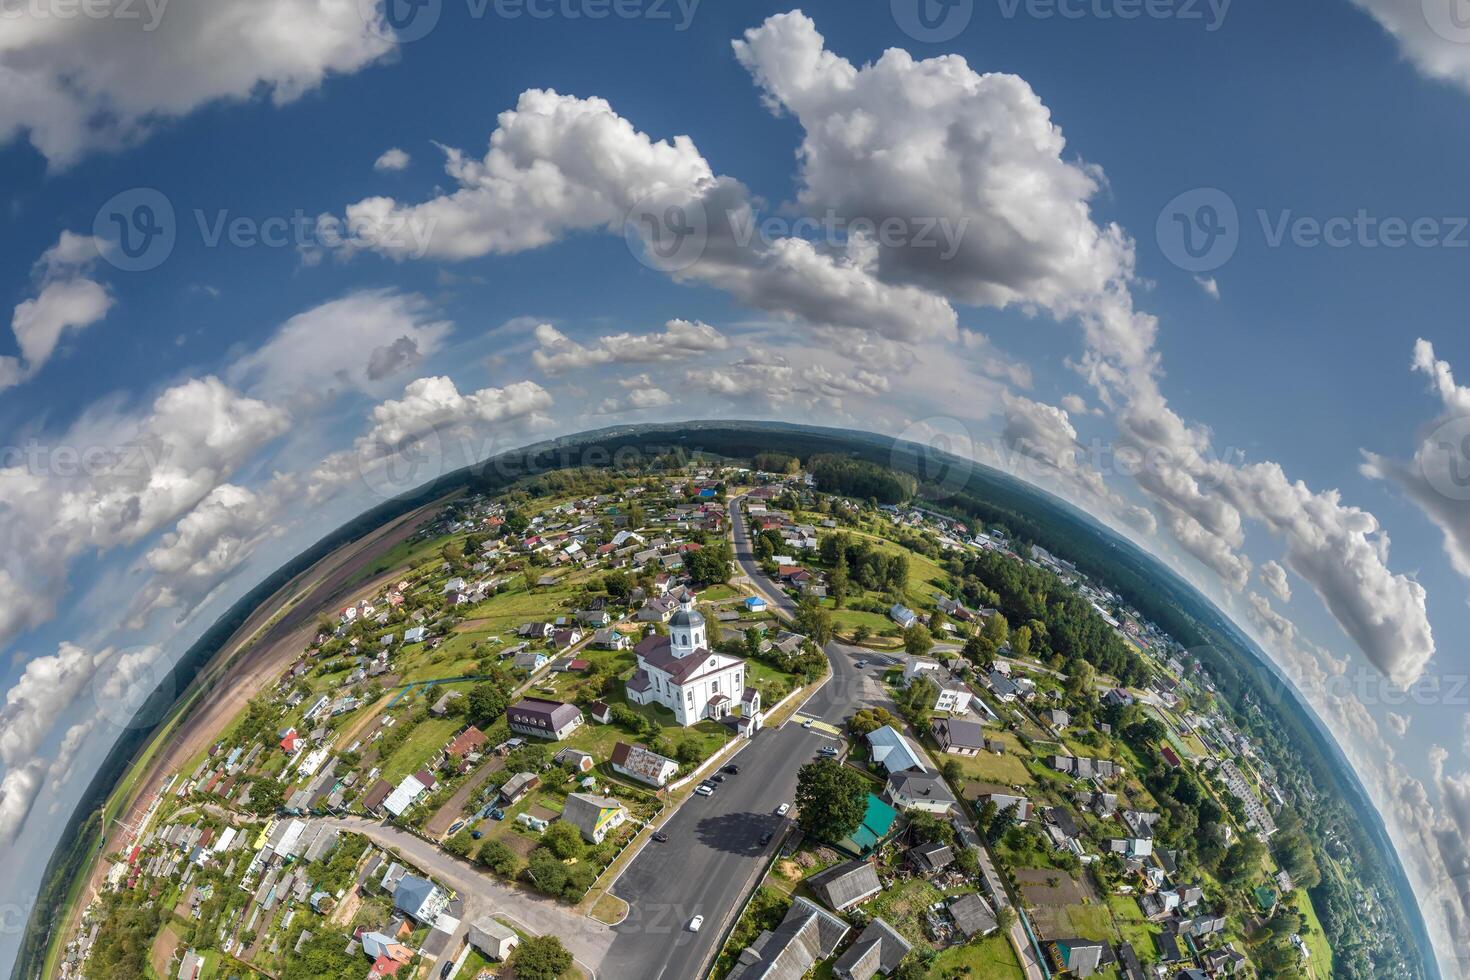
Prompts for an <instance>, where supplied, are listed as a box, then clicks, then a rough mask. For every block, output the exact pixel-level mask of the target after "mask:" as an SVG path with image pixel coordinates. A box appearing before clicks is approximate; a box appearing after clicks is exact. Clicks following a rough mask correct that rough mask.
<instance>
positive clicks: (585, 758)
mask: <svg viewBox="0 0 1470 980" xmlns="http://www.w3.org/2000/svg"><path fill="white" fill-rule="evenodd" d="M551 761H553V762H555V763H557V764H558V765H563V766H569V767H570V768H572V769H573V770H575V771H576V772H591V771H592V768H593V767H594V766H596V765H597V760H596V759H594V758H592V756H591V755H589V754H588V753H586V752H583V751H582V750H581V749H562V750H561V751H560V752H558V753H557V754H556V755H554V756H552V757H551Z"/></svg>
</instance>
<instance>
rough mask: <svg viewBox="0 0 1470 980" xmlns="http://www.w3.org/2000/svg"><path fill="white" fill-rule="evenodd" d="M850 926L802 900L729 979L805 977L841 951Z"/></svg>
mask: <svg viewBox="0 0 1470 980" xmlns="http://www.w3.org/2000/svg"><path fill="white" fill-rule="evenodd" d="M847 933H848V925H847V923H846V922H843V921H842V920H841V919H839V918H837V917H836V916H835V915H833V914H832V913H830V912H828V911H826V910H825V909H823V908H822V907H821V906H820V905H817V904H816V903H815V902H813V901H811V900H810V899H806V898H798V899H796V900H795V901H793V902H792V903H791V907H790V908H789V909H787V910H786V916H785V918H783V919H782V920H781V924H780V925H778V926H777V927H776V928H775V929H769V930H766V931H765V932H762V933H761V934H760V935H759V936H757V937H756V939H755V942H753V943H751V944H750V945H749V946H748V947H746V948H745V949H744V950H742V951H741V953H740V956H739V957H738V958H737V959H736V961H735V967H734V969H732V970H731V971H730V972H729V973H728V974H726V978H725V980H788V978H792V977H802V976H805V975H806V974H807V972H808V971H809V970H811V969H812V967H814V966H816V965H817V964H818V963H819V962H821V961H822V960H825V959H827V958H828V957H830V956H831V955H832V954H833V953H835V952H836V951H837V947H838V946H839V945H841V943H842V940H843V939H844V938H845V937H846V936H847Z"/></svg>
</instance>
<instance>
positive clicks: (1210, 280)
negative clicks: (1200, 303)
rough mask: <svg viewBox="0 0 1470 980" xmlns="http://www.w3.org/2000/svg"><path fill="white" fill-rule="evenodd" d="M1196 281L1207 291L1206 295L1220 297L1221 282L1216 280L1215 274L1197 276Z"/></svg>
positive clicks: (1212, 297) (1214, 297)
mask: <svg viewBox="0 0 1470 980" xmlns="http://www.w3.org/2000/svg"><path fill="white" fill-rule="evenodd" d="M1194 281H1195V284H1196V285H1197V286H1199V288H1200V289H1203V290H1204V291H1205V295H1206V296H1208V297H1209V298H1210V299H1219V298H1220V284H1219V283H1218V282H1216V281H1215V278H1214V277H1213V276H1195V277H1194Z"/></svg>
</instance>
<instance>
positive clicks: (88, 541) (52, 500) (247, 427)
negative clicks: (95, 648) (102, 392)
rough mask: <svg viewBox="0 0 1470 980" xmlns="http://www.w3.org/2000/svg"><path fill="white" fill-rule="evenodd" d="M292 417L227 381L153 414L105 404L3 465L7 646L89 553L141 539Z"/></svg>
mask: <svg viewBox="0 0 1470 980" xmlns="http://www.w3.org/2000/svg"><path fill="white" fill-rule="evenodd" d="M286 425H287V416H286V414H285V413H284V412H282V411H280V410H279V409H277V408H275V407H273V406H271V405H267V404H266V403H264V402H261V401H257V400H255V399H250V398H245V397H243V396H241V395H239V394H238V393H237V392H235V391H234V390H232V389H231V388H229V387H228V386H226V385H225V384H224V383H223V382H222V381H220V380H219V379H218V378H214V377H205V378H199V379H193V380H190V381H186V382H184V383H182V384H179V385H175V386H174V387H172V388H169V389H166V390H165V391H164V392H162V393H161V394H160V395H159V396H158V397H157V398H156V399H155V400H154V402H153V404H152V405H151V406H150V408H149V409H148V411H146V412H143V413H128V412H120V411H118V406H117V405H116V404H115V403H110V402H106V403H101V404H98V405H95V406H93V407H92V408H91V409H89V410H88V411H87V412H85V413H84V414H83V415H82V417H81V418H80V419H78V421H77V422H76V423H75V424H73V425H72V426H71V427H70V428H69V429H68V430H67V431H66V432H65V433H62V434H60V435H59V436H58V437H56V438H54V439H47V440H45V441H44V442H42V441H39V440H38V441H37V443H36V444H35V446H36V452H35V453H34V454H27V455H26V456H25V458H21V459H18V460H17V461H16V462H15V464H14V465H10V466H7V467H5V468H3V469H0V542H3V545H4V547H3V548H0V582H3V583H6V584H10V585H11V586H13V587H12V588H11V589H8V590H5V591H3V592H0V645H3V644H6V643H8V642H9V641H10V640H12V639H13V638H14V637H15V636H16V635H17V634H18V633H20V632H21V631H23V630H25V629H28V628H31V627H34V626H36V625H38V624H39V623H41V622H43V621H45V620H46V619H47V618H49V617H50V616H51V615H52V614H53V612H54V610H55V607H56V601H57V599H58V598H59V596H60V594H61V593H62V592H64V591H65V581H66V569H67V567H68V566H69V564H70V562H71V561H72V560H73V559H75V558H76V557H77V556H78V555H80V554H82V553H83V552H86V551H97V552H101V551H105V550H107V549H109V548H113V547H116V546H119V545H129V544H133V543H136V542H138V541H141V540H142V539H143V538H145V537H146V536H147V535H149V534H152V533H153V532H155V531H157V530H159V529H161V528H162V527H164V526H165V525H167V524H168V523H169V522H170V521H172V520H174V519H175V518H177V517H178V516H179V515H181V514H183V513H184V512H186V511H187V510H189V509H190V508H192V507H193V506H194V505H195V504H196V503H198V502H199V501H200V500H202V499H204V497H205V496H206V495H208V494H209V492H210V491H211V490H213V489H214V488H215V487H216V486H218V485H219V484H220V483H222V482H224V480H225V478H226V477H227V476H228V475H229V474H230V473H232V472H233V471H234V470H236V469H237V468H238V467H239V466H240V465H241V464H243V463H244V462H245V461H246V460H247V459H248V458H250V457H251V456H252V455H253V454H254V453H255V452H256V451H257V450H258V449H260V447H262V446H263V445H265V444H266V443H267V442H269V441H270V440H271V439H274V438H275V437H276V436H278V435H280V434H281V433H282V432H283V431H284V430H285V428H286Z"/></svg>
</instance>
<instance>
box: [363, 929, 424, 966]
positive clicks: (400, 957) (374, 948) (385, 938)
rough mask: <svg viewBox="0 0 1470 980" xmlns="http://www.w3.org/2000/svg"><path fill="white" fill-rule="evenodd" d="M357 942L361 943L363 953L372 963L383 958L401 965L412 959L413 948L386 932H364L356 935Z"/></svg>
mask: <svg viewBox="0 0 1470 980" xmlns="http://www.w3.org/2000/svg"><path fill="white" fill-rule="evenodd" d="M358 942H360V943H361V944H362V951H363V954H364V955H366V956H367V958H368V959H370V960H373V961H374V964H376V963H377V962H379V961H381V960H383V959H388V960H390V961H393V962H396V963H398V964H399V965H400V966H401V965H402V964H404V963H407V962H408V961H409V960H411V959H413V956H414V952H413V950H411V949H409V948H408V947H407V946H405V945H403V943H400V942H399V941H398V940H396V939H394V938H393V937H392V936H389V935H387V934H386V933H382V932H378V931H377V930H373V931H372V932H364V933H363V934H362V935H361V936H359V937H358Z"/></svg>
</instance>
